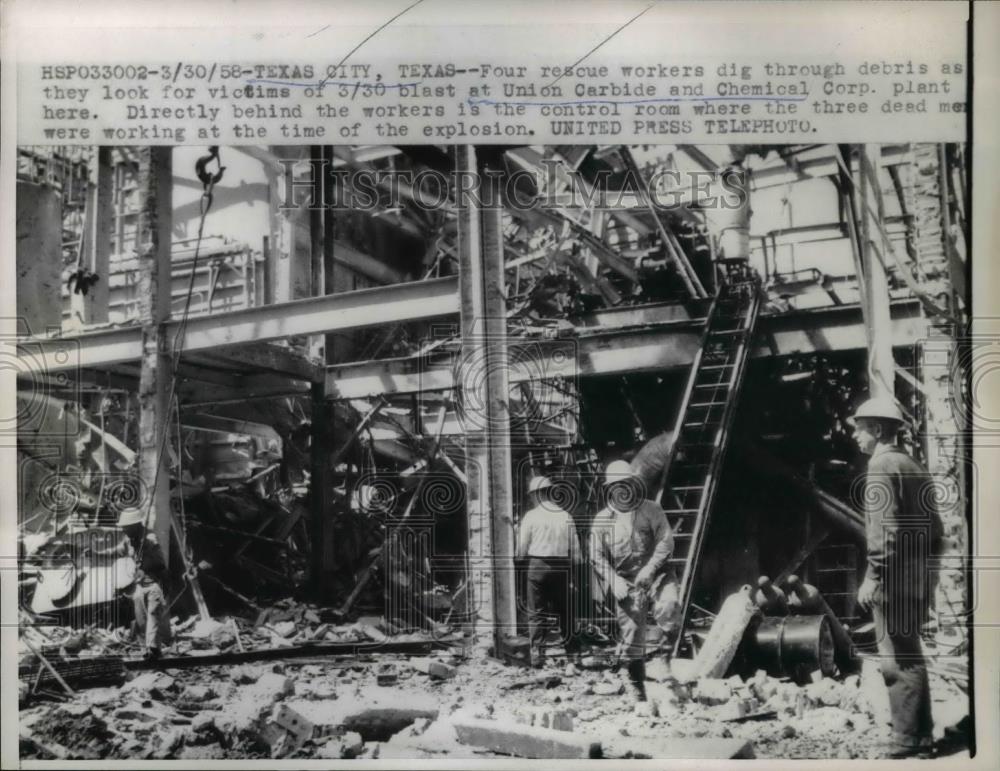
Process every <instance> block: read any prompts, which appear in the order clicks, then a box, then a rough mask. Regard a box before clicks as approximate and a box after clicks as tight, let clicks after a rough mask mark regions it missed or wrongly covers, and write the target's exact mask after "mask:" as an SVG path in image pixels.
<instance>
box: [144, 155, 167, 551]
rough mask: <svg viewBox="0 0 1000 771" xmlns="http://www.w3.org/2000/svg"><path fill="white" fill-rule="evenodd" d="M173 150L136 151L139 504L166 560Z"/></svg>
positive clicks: (148, 527)
mask: <svg viewBox="0 0 1000 771" xmlns="http://www.w3.org/2000/svg"><path fill="white" fill-rule="evenodd" d="M172 179H173V148H170V147H142V148H140V149H139V200H140V201H142V207H141V209H140V210H139V228H138V230H139V232H138V242H137V246H138V252H139V276H138V278H139V285H138V290H139V291H138V297H139V320H140V323H141V324H142V326H141V327H140V328H139V329H138V332H139V341H140V353H141V355H140V357H139V362H140V364H139V367H140V372H139V478H140V479H141V480H142V483H143V486H144V488H145V489H146V490H148V491H149V495H150V497H149V499H148V500H143V501H141V502H140V504H139V506H140V507H142V509H143V513H144V515H145V525H146V528H147V529H148V530H150V531H151V532H153V533H154V534H155V535H156V538H157V540H158V541H159V542H160V543H161V544H162V546H163V556H164V558H165V559H166V561H167V562H169V560H170V553H171V551H172V549H170V533H171V501H170V497H171V496H170V464H169V462H168V458H169V457H170V454H169V452H168V447H167V442H169V441H170V435H171V431H170V415H171V404H170V390H171V389H170V378H171V370H172V368H173V365H172V362H171V358H170V349H169V347H168V346H167V345H166V342H167V340H168V339H169V338H167V337H166V330H165V328H164V321H166V318H167V316H168V315H169V314H170V242H171V231H172V224H171V223H172V213H173V207H172V206H171V192H172V189H173V183H172Z"/></svg>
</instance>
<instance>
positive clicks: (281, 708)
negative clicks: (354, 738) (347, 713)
mask: <svg viewBox="0 0 1000 771" xmlns="http://www.w3.org/2000/svg"><path fill="white" fill-rule="evenodd" d="M337 706H338V705H337V704H336V702H335V701H333V700H324V701H305V700H302V699H297V700H295V701H285V702H282V703H281V704H279V705H278V706H277V707H276V709H275V712H274V722H275V723H277V724H278V725H279V726H281V727H282V728H284V729H285V730H286V731H289V732H290V733H292V734H295V735H296V736H300V735H301V736H304V737H305V738H306V739H322V738H323V737H325V736H336V735H339V734H342V733H344V731H343V729H342V728H341V723H340V716H339V715H338V714H337Z"/></svg>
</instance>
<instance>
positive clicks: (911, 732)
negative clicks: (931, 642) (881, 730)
mask: <svg viewBox="0 0 1000 771" xmlns="http://www.w3.org/2000/svg"><path fill="white" fill-rule="evenodd" d="M896 610H898V609H897V608H895V607H894V605H893V604H892V603H887V602H886V601H885V600H882V601H880V602H876V603H875V604H874V606H873V608H872V618H873V619H874V621H875V634H876V635H877V636H878V652H879V656H880V660H879V663H880V665H881V667H882V679H883V680H884V681H885V685H886V688H887V689H888V690H889V709H890V712H891V713H892V732H893V741H894V743H895V744H896V745H897V746H898V747H900V748H910V747H916V746H919V745H921V744H927V743H929V742H930V740H931V733H932V729H933V722H932V720H931V692H930V686H929V685H928V682H927V662H926V661H925V660H924V655H923V651H922V649H921V647H920V629H919V625H918V624H915V623H913V621H912V618H911V619H901V618H897V617H898V616H900V615H905V614H900V613H897V612H895V611H896ZM910 615H911V616H912V614H910Z"/></svg>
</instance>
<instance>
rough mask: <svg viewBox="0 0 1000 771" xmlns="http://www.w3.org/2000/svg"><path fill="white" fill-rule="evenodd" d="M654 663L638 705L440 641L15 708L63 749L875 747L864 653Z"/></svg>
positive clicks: (589, 673)
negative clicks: (820, 667) (812, 666)
mask: <svg viewBox="0 0 1000 771" xmlns="http://www.w3.org/2000/svg"><path fill="white" fill-rule="evenodd" d="M306 662H307V663H306ZM650 664H651V665H650V667H649V674H648V682H647V693H648V696H649V700H648V702H647V703H645V704H634V703H633V702H632V700H631V699H630V698H629V696H628V695H627V694H626V692H625V689H623V688H622V684H623V681H622V679H621V678H622V676H623V675H622V673H619V672H613V671H611V670H610V669H606V668H600V669H589V670H587V669H582V668H577V667H575V666H574V667H573V668H572V670H570V668H569V667H567V666H565V665H556V664H555V663H552V664H550V665H549V667H548V669H546V670H544V671H543V672H541V673H538V674H535V675H533V676H532V677H530V678H525V676H524V670H523V669H520V668H517V667H510V666H506V665H504V664H501V663H500V662H498V661H495V660H493V659H486V660H485V661H476V662H474V663H473V662H468V661H463V660H462V659H461V658H460V657H459V656H458V655H456V654H449V653H437V654H431V655H427V656H406V655H402V654H392V653H380V654H379V656H378V660H375V659H374V658H373V657H367V658H366V657H365V656H362V655H353V656H348V657H328V658H325V659H316V658H310V659H303V660H298V659H286V660H282V661H275V662H269V663H246V664H240V665H236V666H232V665H230V666H225V667H223V666H205V667H198V668H191V669H188V668H185V669H177V668H168V669H166V670H165V671H144V672H139V673H134V675H133V677H132V679H131V680H129V681H128V682H127V683H126V684H125V685H124V686H122V687H120V688H92V689H88V690H81V691H79V692H77V693H76V694H75V695H73V696H72V697H70V698H68V699H67V700H66V701H65V702H64V703H53V702H51V701H47V702H39V703H33V704H32V705H31V706H28V707H27V708H25V709H23V710H22V712H21V747H22V753H23V754H24V757H33V758H53V757H54V758H60V759H71V758H97V757H102V758H104V757H107V758H180V759H219V758H237V757H240V758H245V757H261V756H266V757H273V758H324V759H346V758H368V759H372V758H383V759H385V758H434V757H438V758H440V757H472V756H475V757H481V756H484V755H485V756H486V757H489V756H492V755H495V756H501V755H515V756H519V757H532V758H562V757H575V758H586V757H595V756H603V757H618V758H625V757H632V758H641V757H654V758H655V757H677V756H678V755H677V753H679V752H683V753H687V754H688V756H692V757H709V756H714V757H719V753H725V756H726V757H748V756H756V757H844V756H845V755H848V756H850V757H880V756H881V754H882V753H883V751H884V746H885V742H886V741H887V740H888V738H889V729H888V727H887V720H888V704H887V702H886V698H887V697H886V693H885V687H884V684H883V683H882V681H881V674H880V672H879V671H878V667H877V664H876V663H875V661H874V660H872V661H867V660H866V662H865V665H864V666H863V667H862V671H861V673H860V674H858V675H851V676H848V677H847V678H845V679H844V680H835V679H832V678H829V677H822V676H820V675H818V674H817V676H816V678H815V680H813V681H811V682H809V683H808V684H805V685H799V684H796V683H795V682H793V681H792V680H790V679H788V678H779V677H773V676H771V675H768V674H767V673H766V672H764V671H763V670H759V671H757V672H755V673H754V674H753V675H751V676H750V677H745V678H744V677H740V676H732V677H726V678H702V679H700V680H697V681H682V680H680V679H677V678H675V677H673V676H671V674H670V671H669V668H668V667H666V666H664V665H663V664H662V662H661V663H660V664H656V662H650ZM387 670H389V671H391V673H392V675H393V679H392V680H391V684H390V685H380V684H379V678H380V677H383V678H384V676H385V674H386V672H387ZM932 689H933V691H934V693H935V697H936V699H937V701H936V702H935V710H936V712H935V718H936V724H937V727H938V731H939V733H940V732H941V731H943V730H944V727H945V726H946V725H950V724H953V723H955V722H957V721H958V720H959V719H960V718H961V717H962V715H960V714H957V713H956V712H954V709H953V707H948V708H946V705H948V704H951V705H956V704H957V705H961V703H962V702H961V699H957V698H954V696H955V694H954V693H953V692H954V691H955V690H956V689H955V688H954V687H950V686H948V684H947V682H946V681H943V680H941V679H939V678H937V677H935V676H933V675H932ZM947 709H952V712H951V713H949V712H948V711H947ZM699 753H701V754H699ZM706 753H709V754H706ZM711 753H715V754H714V755H710V754H711Z"/></svg>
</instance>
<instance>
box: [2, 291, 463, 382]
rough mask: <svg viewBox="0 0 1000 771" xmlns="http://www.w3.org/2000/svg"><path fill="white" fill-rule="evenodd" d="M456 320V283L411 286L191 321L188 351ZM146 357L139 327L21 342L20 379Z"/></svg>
mask: <svg viewBox="0 0 1000 771" xmlns="http://www.w3.org/2000/svg"><path fill="white" fill-rule="evenodd" d="M457 312H458V281H457V279H455V278H454V277H449V278H439V279H431V280H429V281H412V282H409V283H405V284H392V285H390V286H382V287H375V288H372V289H359V290H357V291H354V292H342V293H340V294H333V295H326V296H324V297H309V298H306V299H302V300H294V301H292V302H286V303H279V304H276V305H263V306H259V307H255V308H246V309H243V310H238V311H232V312H230V313H216V314H212V315H210V316H198V317H195V318H190V319H188V323H187V330H186V334H185V336H184V350H185V351H207V350H211V349H214V348H218V347H222V346H234V345H245V344H247V343H255V342H263V341H266V340H280V339H282V338H287V337H292V336H294V335H317V334H325V333H330V332H343V331H345V330H349V329H360V328H362V327H370V326H381V325H384V324H391V323H395V322H401V321H415V320H418V319H430V318H435V317H438V316H448V315H453V314H455V313H457ZM163 329H164V330H165V334H166V338H167V339H168V340H170V341H174V340H175V339H176V336H177V332H178V321H176V320H174V321H169V322H167V323H166V324H164V325H163ZM141 353H142V330H141V328H140V327H138V326H132V327H117V328H114V329H106V330H100V331H96V332H86V333H84V334H81V335H72V336H63V337H28V338H22V339H20V340H19V341H18V364H19V370H18V371H19V372H21V373H24V374H25V375H27V376H30V375H32V374H36V373H42V372H59V371H66V370H73V369H99V368H101V367H106V366H110V365H112V364H118V363H122V362H128V361H138V360H139V358H140V355H141Z"/></svg>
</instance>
